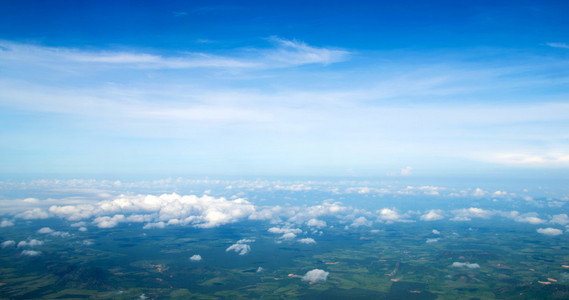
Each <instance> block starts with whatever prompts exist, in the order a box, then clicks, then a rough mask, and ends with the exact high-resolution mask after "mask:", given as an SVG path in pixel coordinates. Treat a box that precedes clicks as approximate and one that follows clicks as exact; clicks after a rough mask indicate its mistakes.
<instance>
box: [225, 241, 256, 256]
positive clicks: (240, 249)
mask: <svg viewBox="0 0 569 300" xmlns="http://www.w3.org/2000/svg"><path fill="white" fill-rule="evenodd" d="M254 241H255V240H248V239H242V240H239V241H237V243H235V244H233V245H231V246H229V247H228V248H227V249H225V252H229V251H235V252H237V253H238V254H239V255H245V254H247V253H249V252H250V251H251V246H249V245H248V244H247V243H252V242H254Z"/></svg>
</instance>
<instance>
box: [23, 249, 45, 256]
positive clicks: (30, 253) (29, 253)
mask: <svg viewBox="0 0 569 300" xmlns="http://www.w3.org/2000/svg"><path fill="white" fill-rule="evenodd" d="M22 255H23V256H38V255H41V251H35V250H24V251H22Z"/></svg>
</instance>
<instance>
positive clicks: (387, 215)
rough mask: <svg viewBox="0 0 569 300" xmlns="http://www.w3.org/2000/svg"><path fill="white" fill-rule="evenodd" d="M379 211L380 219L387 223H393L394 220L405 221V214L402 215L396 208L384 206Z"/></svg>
mask: <svg viewBox="0 0 569 300" xmlns="http://www.w3.org/2000/svg"><path fill="white" fill-rule="evenodd" d="M377 213H378V214H379V216H378V218H377V219H378V221H383V222H386V223H392V222H405V220H403V218H404V217H405V216H404V215H400V214H399V213H398V212H397V211H396V210H394V209H390V208H384V209H382V210H379V211H377Z"/></svg>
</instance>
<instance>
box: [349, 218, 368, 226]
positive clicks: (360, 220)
mask: <svg viewBox="0 0 569 300" xmlns="http://www.w3.org/2000/svg"><path fill="white" fill-rule="evenodd" d="M371 225H373V222H372V221H370V220H368V219H366V218H365V217H359V218H357V219H355V220H354V222H352V224H351V225H350V227H352V228H357V227H361V226H367V227H370V226H371Z"/></svg>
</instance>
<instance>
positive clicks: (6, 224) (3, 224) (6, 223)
mask: <svg viewBox="0 0 569 300" xmlns="http://www.w3.org/2000/svg"><path fill="white" fill-rule="evenodd" d="M11 226H14V222H12V221H8V220H2V222H0V228H4V227H11Z"/></svg>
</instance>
